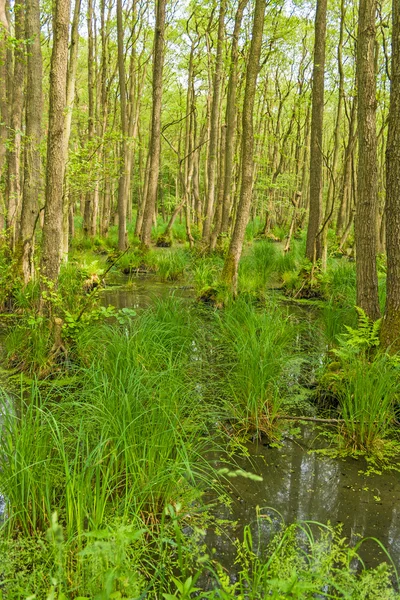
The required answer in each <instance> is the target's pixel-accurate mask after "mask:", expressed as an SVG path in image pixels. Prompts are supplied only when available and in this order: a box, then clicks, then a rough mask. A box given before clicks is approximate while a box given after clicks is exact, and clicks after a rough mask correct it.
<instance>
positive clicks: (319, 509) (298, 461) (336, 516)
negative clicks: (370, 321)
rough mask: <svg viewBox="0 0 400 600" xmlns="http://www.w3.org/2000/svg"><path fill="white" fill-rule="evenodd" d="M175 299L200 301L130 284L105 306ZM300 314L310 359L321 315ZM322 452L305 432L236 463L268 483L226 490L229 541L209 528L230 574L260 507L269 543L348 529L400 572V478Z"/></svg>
mask: <svg viewBox="0 0 400 600" xmlns="http://www.w3.org/2000/svg"><path fill="white" fill-rule="evenodd" d="M125 281H126V280H125ZM172 294H173V295H175V296H177V297H180V298H186V299H188V300H190V299H193V297H194V292H193V290H192V289H190V288H188V287H179V286H178V285H177V284H172V283H171V284H166V283H160V282H157V281H155V280H154V279H149V278H147V279H146V278H137V279H134V280H131V281H130V283H129V286H128V287H124V288H110V289H106V290H104V291H103V292H102V303H103V304H104V305H108V304H112V305H113V306H115V307H116V308H125V307H127V308H145V307H146V306H149V305H150V304H151V303H152V302H153V301H154V300H155V299H156V298H167V297H168V296H170V295H172ZM293 313H294V315H295V316H296V317H297V318H300V319H301V320H303V319H304V321H306V320H307V318H308V321H309V323H308V335H306V336H305V337H304V338H303V343H304V345H305V348H304V349H303V351H305V352H307V345H308V344H307V338H308V337H310V338H313V344H314V350H315V338H316V335H317V331H316V327H315V324H314V321H315V312H314V313H313V312H312V311H307V308H304V307H302V308H299V307H294V308H293ZM310 350H311V345H310ZM323 445H324V442H323V441H322V439H320V438H319V434H318V431H317V430H316V429H314V428H313V427H302V429H301V436H300V437H299V438H296V439H294V438H291V437H288V438H286V439H285V440H284V442H283V444H282V447H279V448H270V447H264V446H263V445H262V444H248V446H247V452H248V456H241V455H236V456H234V457H233V459H230V460H234V461H235V463H236V464H237V465H238V467H239V468H241V469H243V470H244V471H250V472H252V473H254V474H256V475H258V476H261V477H262V478H263V480H262V482H258V481H253V480H250V479H245V478H241V477H237V478H235V479H232V480H229V481H228V482H227V484H226V492H227V494H228V497H229V498H230V507H229V509H228V507H227V506H226V505H224V504H221V503H218V504H215V506H214V508H213V509H212V512H213V514H214V516H215V517H217V518H219V519H227V520H229V521H230V522H231V524H226V525H225V526H224V527H223V528H222V529H223V532H222V534H221V532H219V534H218V535H216V534H215V532H214V530H213V529H211V528H210V529H209V530H208V532H207V535H206V543H207V546H208V547H209V548H212V547H214V548H215V549H216V550H217V554H218V558H219V560H220V562H221V563H222V564H223V566H225V567H226V568H227V569H230V568H231V567H232V566H233V564H234V557H235V547H234V540H235V539H242V536H243V527H244V526H245V525H247V524H251V523H253V524H254V525H255V522H256V507H260V509H262V510H263V513H264V514H269V515H270V516H271V520H267V519H263V520H262V535H263V536H265V541H268V539H269V538H270V536H271V533H272V532H273V531H274V530H275V531H276V530H277V529H278V528H279V526H280V524H281V523H282V521H283V522H284V523H286V524H290V523H293V522H295V521H299V520H307V521H309V520H311V521H317V522H320V523H327V522H330V523H331V524H332V525H337V524H339V523H341V524H342V526H343V530H342V531H343V535H344V536H346V538H347V539H348V540H349V541H350V542H351V543H353V544H355V543H357V541H359V540H360V539H361V538H365V537H373V538H377V539H379V540H380V542H381V543H382V544H383V546H384V547H385V548H387V550H388V551H389V553H390V555H391V557H392V559H393V562H394V564H395V566H396V568H398V569H399V570H400V473H397V472H393V471H384V472H383V473H382V474H381V475H379V474H372V475H369V476H367V475H365V474H363V473H362V472H361V471H365V470H366V469H367V465H366V463H365V462H364V461H363V460H361V459H359V460H355V459H351V458H347V459H332V458H327V457H326V456H324V455H322V454H319V453H316V452H313V451H312V450H313V449H316V448H319V447H323ZM211 461H212V463H213V465H214V466H215V467H216V468H217V469H219V468H221V467H223V466H225V463H224V460H223V459H222V458H221V457H215V456H214V457H212V458H211ZM360 554H361V556H362V558H363V560H364V561H365V563H366V565H367V566H376V564H378V563H379V562H382V560H384V559H385V558H386V556H385V553H384V552H383V550H382V549H381V548H380V547H379V546H378V545H377V544H376V543H374V542H372V541H367V542H365V543H364V544H363V546H362V548H361V552H360Z"/></svg>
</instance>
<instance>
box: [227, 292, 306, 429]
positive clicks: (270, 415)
mask: <svg viewBox="0 0 400 600" xmlns="http://www.w3.org/2000/svg"><path fill="white" fill-rule="evenodd" d="M217 319H218V329H217V331H218V333H217V335H218V338H219V349H220V352H221V355H222V356H223V359H222V360H223V366H222V369H223V375H222V381H221V393H222V395H223V397H224V398H225V401H226V410H227V414H228V415H230V416H233V418H234V419H235V420H236V421H237V424H238V425H239V427H240V428H243V429H244V430H247V431H248V430H256V431H259V432H264V433H266V434H270V433H271V431H272V430H273V428H274V425H275V418H276V416H277V415H278V414H279V411H280V408H281V405H282V398H283V393H282V388H283V386H284V383H285V374H286V373H287V371H288V368H289V365H290V360H291V357H292V355H293V354H292V352H293V346H292V344H293V342H294V336H295V328H294V326H293V325H292V323H291V322H290V320H289V318H287V317H286V316H285V315H284V313H283V312H282V310H281V309H280V308H279V307H278V306H277V305H276V304H275V303H273V302H270V303H269V304H268V305H267V306H266V307H265V308H263V309H262V310H260V309H258V310H257V309H256V308H255V307H254V306H253V305H252V304H250V303H248V302H246V301H245V300H243V299H239V300H238V301H236V302H235V303H232V304H231V305H230V306H228V307H227V308H226V309H225V311H224V312H223V314H222V315H221V316H219V317H217Z"/></svg>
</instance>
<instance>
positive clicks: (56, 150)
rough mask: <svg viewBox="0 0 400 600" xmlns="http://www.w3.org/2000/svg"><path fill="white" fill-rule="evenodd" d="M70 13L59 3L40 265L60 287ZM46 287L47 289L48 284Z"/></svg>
mask: <svg viewBox="0 0 400 600" xmlns="http://www.w3.org/2000/svg"><path fill="white" fill-rule="evenodd" d="M29 1H30V0H29ZM69 13H70V0H56V4H55V13H54V19H53V23H54V24H53V50H52V53H51V65H50V90H49V101H50V105H49V128H48V138H47V166H46V205H45V212H44V226H43V242H42V256H41V262H40V274H41V276H43V277H44V278H46V280H50V281H52V282H54V283H57V279H58V274H59V271H60V261H61V240H62V215H63V181H64V170H65V157H64V122H65V119H64V113H65V107H66V87H67V67H68V33H69ZM43 284H44V287H45V288H46V286H47V281H44V282H43Z"/></svg>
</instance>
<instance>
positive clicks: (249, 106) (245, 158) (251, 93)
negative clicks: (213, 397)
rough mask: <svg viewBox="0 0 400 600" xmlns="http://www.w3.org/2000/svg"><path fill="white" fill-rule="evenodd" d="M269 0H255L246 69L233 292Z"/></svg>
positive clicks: (229, 264)
mask: <svg viewBox="0 0 400 600" xmlns="http://www.w3.org/2000/svg"><path fill="white" fill-rule="evenodd" d="M265 7H266V0H256V5H255V11H254V21H253V31H252V37H251V44H250V51H249V58H248V62H247V70H246V87H245V92H244V102H243V115H242V146H241V159H242V163H241V170H242V178H241V188H240V199H239V205H238V208H237V214H236V221H235V227H234V230H233V235H232V240H231V243H230V246H229V250H228V254H227V256H226V259H225V264H224V269H223V279H224V280H225V281H226V282H227V283H228V285H230V286H231V287H232V289H233V292H234V293H236V291H237V275H238V266H239V260H240V256H241V254H242V248H243V241H244V235H245V232H246V225H247V222H248V220H249V213H250V205H251V198H252V192H253V171H254V165H253V151H254V124H253V112H254V100H255V94H256V84H257V76H258V70H259V64H260V56H261V44H262V36H263V29H264V16H265Z"/></svg>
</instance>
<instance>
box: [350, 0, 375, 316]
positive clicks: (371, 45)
mask: <svg viewBox="0 0 400 600" xmlns="http://www.w3.org/2000/svg"><path fill="white" fill-rule="evenodd" d="M375 20H376V0H360V4H359V23H358V42H357V97H358V171H357V202H356V216H355V241H356V253H357V255H356V258H357V260H356V267H357V305H358V306H360V307H361V308H362V309H363V310H364V311H365V312H366V314H367V315H368V316H369V317H370V318H371V319H378V318H379V316H380V309H379V297H378V274H377V267H376V217H377V202H378V193H377V137H376V76H375V60H374V59H375V41H376V39H375V37H376V36H375V34H376V24H375Z"/></svg>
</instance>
